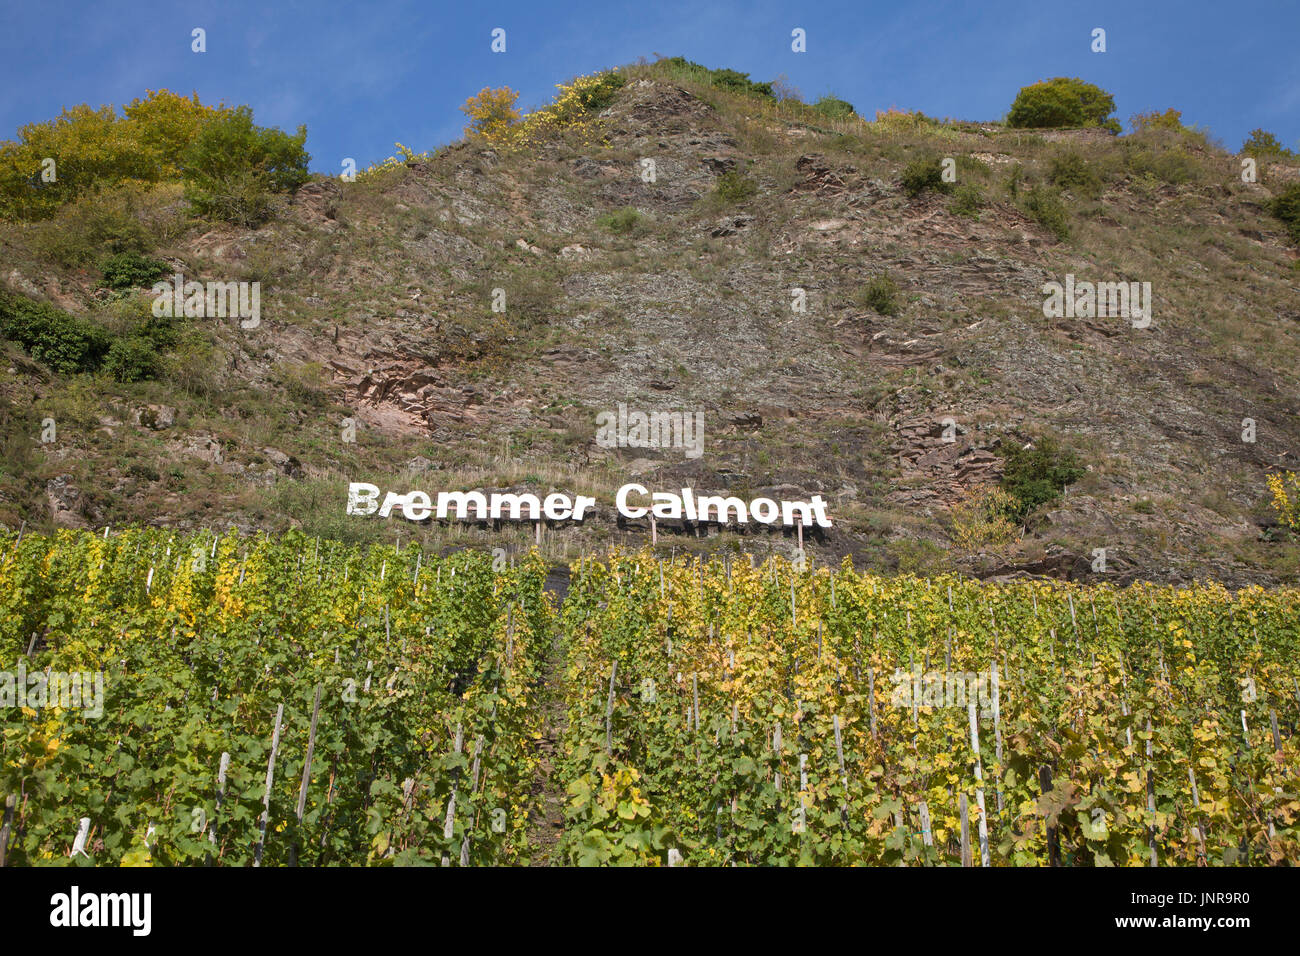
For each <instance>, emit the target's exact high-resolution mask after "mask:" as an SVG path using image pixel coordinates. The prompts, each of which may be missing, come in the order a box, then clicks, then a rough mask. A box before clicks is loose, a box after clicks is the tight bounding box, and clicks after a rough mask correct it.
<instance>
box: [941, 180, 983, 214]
mask: <svg viewBox="0 0 1300 956" xmlns="http://www.w3.org/2000/svg"><path fill="white" fill-rule="evenodd" d="M983 205H984V194H983V193H982V192H981V191H980V188H979V187H978V186H974V185H971V184H970V183H963V184H962V185H960V186H958V187H957V188H956V189H955V190H953V196H952V201H951V202H950V203H948V211H949V212H950V213H952V214H953V215H954V216H965V217H967V218H968V219H976V218H978V217H979V211H980V207H981V206H983Z"/></svg>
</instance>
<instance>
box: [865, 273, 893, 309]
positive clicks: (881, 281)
mask: <svg viewBox="0 0 1300 956" xmlns="http://www.w3.org/2000/svg"><path fill="white" fill-rule="evenodd" d="M858 301H859V302H860V303H861V304H862V305H864V306H866V307H868V308H871V309H874V310H875V311H876V312H878V313H880V314H881V315H898V284H897V283H896V282H895V281H894V279H893V277H892V276H890V275H889V273H887V272H882V273H881V274H880V275H876V276H872V277H871V280H870V281H869V282H868V283H867V284H866V285H865V286H863V287H862V289H861V290H860V291H859V293H858Z"/></svg>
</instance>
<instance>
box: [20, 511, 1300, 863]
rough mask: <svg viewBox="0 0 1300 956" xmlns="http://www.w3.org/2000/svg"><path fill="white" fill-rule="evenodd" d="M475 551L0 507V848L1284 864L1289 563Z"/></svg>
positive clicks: (1290, 746)
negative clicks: (1175, 584)
mask: <svg viewBox="0 0 1300 956" xmlns="http://www.w3.org/2000/svg"><path fill="white" fill-rule="evenodd" d="M495 565H496V566H495V567H494V559H493V557H492V556H491V555H489V554H486V553H476V552H470V551H462V552H459V553H456V554H453V555H450V556H446V557H436V556H430V555H428V554H424V553H422V552H421V551H420V550H419V549H418V548H417V547H415V546H413V545H408V546H406V547H398V546H370V547H353V546H345V545H341V544H339V543H335V542H328V541H324V540H318V539H314V538H309V537H305V536H303V535H300V534H297V533H289V534H286V535H284V536H280V537H269V536H265V535H259V536H256V537H248V536H241V535H239V534H237V533H235V532H233V531H232V532H230V533H227V534H223V535H214V534H212V533H211V532H208V533H196V534H190V535H180V534H176V533H173V532H169V531H165V530H130V531H111V532H110V531H105V532H103V533H102V534H93V533H89V532H71V531H64V532H59V533H57V534H56V535H53V536H41V535H27V536H22V535H18V534H14V533H12V532H10V533H6V534H4V535H0V674H2V675H4V679H5V680H7V681H8V683H0V732H2V735H3V736H2V740H3V765H2V766H0V799H3V801H4V817H3V825H2V827H0V863H3V865H6V866H31V865H68V864H71V865H79V866H89V865H119V864H120V865H149V864H158V865H211V866H259V865H260V866H284V865H302V866H324V865H418V864H424V865H435V866H437V865H442V866H455V865H460V866H465V865H500V864H524V863H543V862H558V863H566V864H582V865H623V864H634V865H663V864H680V865H692V866H694V865H733V864H734V865H756V864H757V865H793V864H832V865H834V864H874V865H897V864H908V865H954V866H960V865H969V866H980V865H991V866H1037V865H1053V866H1093V865H1101V866H1105V865H1116V866H1153V865H1154V866H1196V865H1206V864H1209V865H1222V864H1228V865H1253V866H1260V865H1278V864H1294V863H1297V862H1300V796H1297V790H1296V777H1297V774H1300V748H1298V746H1297V738H1296V734H1295V732H1296V728H1297V724H1300V592H1297V591H1296V590H1294V589H1279V590H1272V591H1265V590H1262V589H1246V590H1243V591H1238V592H1235V593H1234V592H1228V591H1226V590H1223V589H1221V588H1217V587H1214V586H1207V585H1198V586H1194V587H1190V588H1186V589H1175V588H1169V587H1157V586H1152V585H1134V586H1131V587H1128V588H1124V589H1117V588H1111V587H1107V586H1093V587H1082V586H1077V585H1067V584H1062V583H1052V582H1042V581H1028V580H1026V581H1014V582H1009V583H998V584H981V583H979V582H974V581H970V580H966V579H962V578H957V577H951V578H948V577H941V578H931V579H919V578H911V577H899V578H879V577H873V576H869V575H864V574H861V573H858V572H855V571H853V570H852V569H851V568H850V567H848V566H847V565H845V566H844V567H841V568H838V569H831V568H817V569H815V570H812V569H805V568H803V567H800V566H796V565H793V564H791V563H790V562H787V561H784V560H782V559H768V560H767V561H765V562H763V563H761V564H755V563H754V562H753V559H752V558H749V559H747V558H746V556H743V555H729V556H727V557H725V558H724V557H716V558H714V559H712V560H709V561H700V560H698V559H695V558H691V559H685V558H678V559H675V560H668V559H665V558H663V557H656V556H655V555H654V554H652V553H651V552H649V551H643V552H640V553H637V554H630V555H627V554H619V553H614V554H611V555H609V556H608V557H607V558H604V559H600V560H596V559H591V558H584V559H583V560H581V561H579V562H577V563H576V564H575V565H574V566H573V567H572V569H571V577H570V584H569V590H568V593H567V595H566V596H565V598H564V601H563V603H562V605H561V606H560V607H559V608H558V610H557V607H556V602H555V597H554V595H552V594H550V593H549V592H548V591H547V590H546V580H547V572H548V569H547V566H546V565H545V563H544V562H543V561H542V560H541V559H540V558H539V557H538V556H537V555H536V554H535V553H534V555H532V556H530V557H526V558H523V559H520V560H519V561H518V562H517V563H512V564H506V563H505V562H502V561H500V560H497V561H495ZM557 655H558V657H557ZM552 672H554V679H553V680H550V681H548V680H547V675H548V674H551V673H552ZM15 673H19V674H25V675H26V677H25V679H24V680H23V681H22V683H23V684H24V685H25V686H23V687H22V688H21V689H20V690H19V689H18V688H17V687H16V685H15V682H14V681H13V679H12V678H13V675H14V674H15ZM91 673H95V674H100V675H102V699H97V700H96V701H94V706H90V705H89V702H88V700H87V698H88V691H87V688H86V686H85V685H84V684H83V685H82V686H81V688H80V690H81V699H80V700H76V699H72V700H56V697H57V695H56V694H55V692H54V690H53V688H54V687H55V686H56V681H55V675H60V674H83V675H89V674H91ZM16 692H17V693H20V694H21V695H22V696H21V698H20V699H13V695H14V694H15V693H16ZM6 695H8V696H6ZM548 695H559V696H560V697H561V698H562V702H563V711H562V718H563V719H562V720H561V721H560V722H559V724H558V726H552V727H548V726H546V724H547V719H546V710H547V708H546V707H545V706H544V703H545V701H546V699H548ZM96 696H97V697H98V694H96ZM548 731H549V732H551V733H555V734H557V735H558V737H559V742H558V747H557V753H556V754H555V760H556V765H555V767H553V768H551V772H550V776H549V783H547V784H546V786H549V787H551V788H552V789H558V790H560V791H563V794H564V805H565V807H566V814H565V819H564V820H563V821H559V822H561V823H562V824H563V832H562V834H561V835H560V837H559V843H558V845H557V846H556V847H555V848H554V850H553V851H551V852H550V853H549V858H548V853H547V852H545V850H546V848H543V847H541V846H539V844H538V841H537V839H536V835H535V832H534V830H535V826H536V820H537V819H538V817H539V816H540V815H541V814H542V813H543V812H544V810H543V800H542V793H541V790H542V789H543V784H542V781H543V778H544V777H545V775H544V774H543V773H542V772H541V762H542V759H543V758H542V750H543V748H542V747H541V746H540V742H541V741H542V740H543V737H544V735H545V734H546V733H547V732H548Z"/></svg>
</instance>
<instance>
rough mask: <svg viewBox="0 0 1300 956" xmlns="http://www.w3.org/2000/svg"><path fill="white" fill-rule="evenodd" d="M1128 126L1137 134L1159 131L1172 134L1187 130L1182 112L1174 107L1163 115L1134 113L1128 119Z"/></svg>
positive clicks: (1153, 112)
mask: <svg viewBox="0 0 1300 956" xmlns="http://www.w3.org/2000/svg"><path fill="white" fill-rule="evenodd" d="M1128 125H1129V128H1130V129H1132V130H1133V132H1135V133H1146V132H1149V131H1151V130H1157V129H1162V130H1167V131H1169V132H1171V133H1181V132H1184V131H1185V130H1186V129H1187V127H1186V126H1184V125H1183V114H1182V112H1181V111H1180V110H1176V109H1173V108H1172V107H1170V108H1169V109H1167V110H1165V111H1164V112H1163V113H1157V112H1155V111H1154V110H1153V111H1152V112H1150V113H1134V114H1133V115H1132V116H1130V117H1129V118H1128Z"/></svg>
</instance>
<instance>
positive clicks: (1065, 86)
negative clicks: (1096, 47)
mask: <svg viewBox="0 0 1300 956" xmlns="http://www.w3.org/2000/svg"><path fill="white" fill-rule="evenodd" d="M1114 111H1115V98H1114V97H1113V96H1111V95H1110V94H1109V93H1107V92H1106V91H1105V90H1103V89H1102V88H1101V87H1099V86H1094V85H1093V84H1091V83H1085V82H1084V81H1083V80H1080V79H1078V78H1074V79H1070V78H1067V77H1063V76H1058V77H1054V78H1053V79H1050V80H1041V81H1040V82H1038V83H1034V84H1033V85H1032V86H1026V87H1023V88H1022V89H1021V90H1020V92H1019V93H1017V94H1016V99H1015V102H1013V103H1012V104H1011V112H1010V113H1008V114H1007V125H1008V126H1012V127H1017V128H1031V129H1040V128H1058V129H1059V128H1080V127H1085V126H1101V127H1104V128H1105V129H1109V130H1111V131H1112V132H1115V133H1118V132H1119V131H1120V125H1119V121H1118V120H1116V119H1114V118H1113V117H1111V115H1110V114H1111V113H1113V112H1114Z"/></svg>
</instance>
